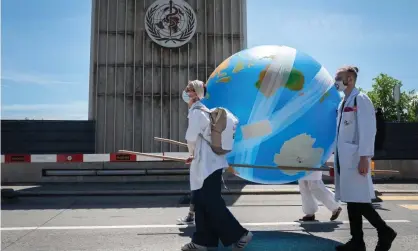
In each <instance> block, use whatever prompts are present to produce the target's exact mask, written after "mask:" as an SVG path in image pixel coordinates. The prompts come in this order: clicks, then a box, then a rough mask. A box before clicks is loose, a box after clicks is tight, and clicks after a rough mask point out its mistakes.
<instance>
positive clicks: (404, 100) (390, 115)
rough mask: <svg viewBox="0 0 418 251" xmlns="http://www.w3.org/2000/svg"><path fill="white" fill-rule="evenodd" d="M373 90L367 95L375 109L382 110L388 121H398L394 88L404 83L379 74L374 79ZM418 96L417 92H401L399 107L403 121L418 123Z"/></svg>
mask: <svg viewBox="0 0 418 251" xmlns="http://www.w3.org/2000/svg"><path fill="white" fill-rule="evenodd" d="M373 81H374V83H373V85H372V88H373V89H372V90H371V91H369V92H367V95H368V96H369V97H370V99H371V100H372V102H373V105H374V106H375V108H381V109H382V111H383V114H384V116H385V120H386V121H397V119H398V118H397V109H398V107H397V105H396V103H395V100H394V99H393V88H394V87H395V86H396V85H397V84H400V85H401V86H402V83H401V81H400V80H397V79H395V78H393V77H391V76H389V75H387V74H383V73H381V74H379V75H378V76H377V77H376V78H374V79H373ZM416 104H418V96H417V93H416V92H415V90H411V91H409V92H406V91H401V95H400V99H399V107H400V114H401V116H400V117H401V121H403V122H413V121H418V119H417V112H418V107H417V105H416Z"/></svg>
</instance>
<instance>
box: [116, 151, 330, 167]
mask: <svg viewBox="0 0 418 251" xmlns="http://www.w3.org/2000/svg"><path fill="white" fill-rule="evenodd" d="M119 152H120V153H127V154H134V155H141V156H146V157H150V158H160V159H166V160H173V161H179V162H186V160H187V159H185V158H176V157H170V156H164V155H157V154H151V153H141V152H133V151H128V150H119ZM229 166H232V167H242V168H261V169H273V170H277V169H281V170H291V171H329V170H330V168H328V167H321V168H313V167H293V166H258V165H248V164H229Z"/></svg>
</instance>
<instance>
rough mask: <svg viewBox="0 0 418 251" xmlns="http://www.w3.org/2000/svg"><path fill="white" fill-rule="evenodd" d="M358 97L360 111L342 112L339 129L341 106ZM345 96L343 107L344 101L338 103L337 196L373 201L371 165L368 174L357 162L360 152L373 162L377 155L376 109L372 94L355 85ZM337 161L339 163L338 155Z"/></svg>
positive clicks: (349, 104) (360, 200) (341, 198)
mask: <svg viewBox="0 0 418 251" xmlns="http://www.w3.org/2000/svg"><path fill="white" fill-rule="evenodd" d="M355 97H357V112H349V111H347V112H342V118H341V124H340V126H339V130H338V124H339V121H340V115H341V109H343V110H344V108H345V107H353V106H354V99H355ZM346 100H347V101H346V104H345V105H344V107H341V106H342V103H343V101H341V103H340V105H339V107H338V116H337V139H336V140H337V143H336V149H335V152H336V153H338V158H339V168H340V174H338V171H337V170H335V198H336V200H341V201H343V202H359V203H371V201H372V199H374V198H375V193H374V188H373V181H372V178H371V171H370V169H369V172H368V173H367V175H366V176H362V175H361V174H360V173H359V171H358V164H359V161H360V156H368V157H369V163H370V159H371V158H372V157H373V155H374V138H375V134H376V118H375V111H374V107H373V104H372V102H371V100H370V99H369V97H368V96H367V95H366V94H364V93H360V92H359V90H358V89H356V88H355V89H354V90H353V91H352V92H351V94H350V95H349V96H348V97H347V98H346ZM335 157H336V156H335ZM334 163H335V164H336V163H337V159H336V158H335V161H334ZM369 165H370V164H369ZM369 168H370V167H369Z"/></svg>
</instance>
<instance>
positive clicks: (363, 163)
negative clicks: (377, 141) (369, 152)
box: [358, 156, 369, 176]
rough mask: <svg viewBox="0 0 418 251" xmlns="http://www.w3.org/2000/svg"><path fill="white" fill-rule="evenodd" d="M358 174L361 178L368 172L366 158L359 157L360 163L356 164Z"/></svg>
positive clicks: (367, 160)
mask: <svg viewBox="0 0 418 251" xmlns="http://www.w3.org/2000/svg"><path fill="white" fill-rule="evenodd" d="M358 172H359V173H360V174H361V175H363V176H366V175H367V173H368V172H369V159H368V158H367V157H365V156H361V157H360V162H359V164H358Z"/></svg>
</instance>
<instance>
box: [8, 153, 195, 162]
mask: <svg viewBox="0 0 418 251" xmlns="http://www.w3.org/2000/svg"><path fill="white" fill-rule="evenodd" d="M152 154H155V155H161V156H169V157H178V158H186V157H188V156H189V153H188V152H163V153H152ZM141 161H153V162H154V161H166V162H167V161H169V160H164V159H161V158H152V157H146V156H138V155H133V154H126V153H108V154H5V155H1V163H82V162H86V163H89V162H141Z"/></svg>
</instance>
